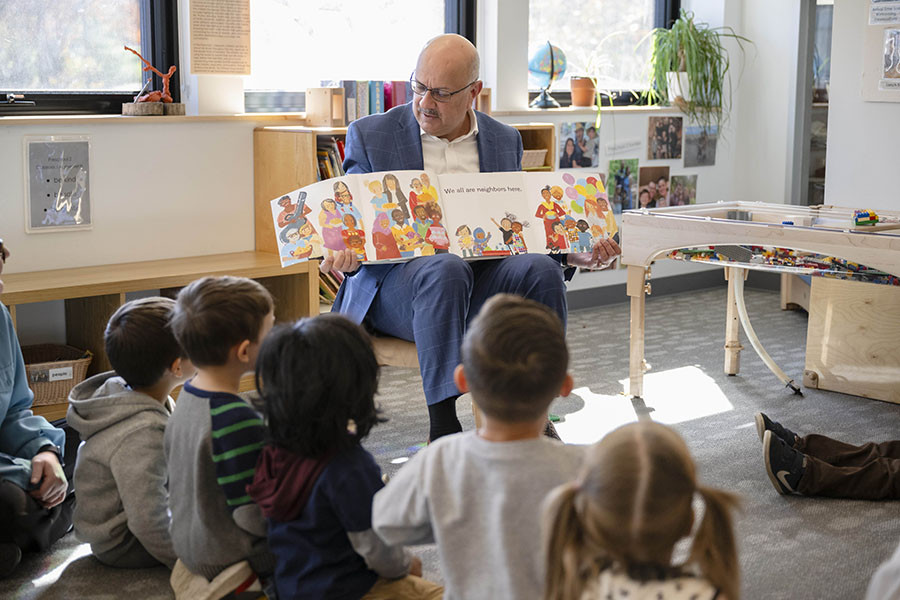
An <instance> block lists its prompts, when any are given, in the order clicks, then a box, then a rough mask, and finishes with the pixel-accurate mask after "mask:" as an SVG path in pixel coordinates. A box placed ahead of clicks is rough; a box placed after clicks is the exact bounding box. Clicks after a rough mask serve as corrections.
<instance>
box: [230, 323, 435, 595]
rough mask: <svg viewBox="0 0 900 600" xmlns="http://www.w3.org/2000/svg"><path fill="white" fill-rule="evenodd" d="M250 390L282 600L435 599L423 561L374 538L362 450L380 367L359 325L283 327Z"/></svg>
mask: <svg viewBox="0 0 900 600" xmlns="http://www.w3.org/2000/svg"><path fill="white" fill-rule="evenodd" d="M256 377H257V387H258V388H259V390H260V395H261V398H262V404H263V412H264V414H265V416H266V427H267V430H268V434H269V435H268V440H269V444H268V445H266V447H265V448H264V449H263V453H262V456H261V458H260V462H259V465H258V467H257V470H256V477H255V479H254V482H253V484H252V485H251V486H250V488H249V490H248V491H249V493H250V495H251V497H252V498H253V499H254V500H255V501H256V503H257V504H258V505H259V506H260V508H261V509H262V512H263V514H264V515H265V516H266V517H268V522H269V547H270V548H271V549H272V552H273V554H275V556H276V566H275V584H276V588H277V591H278V596H279V597H280V598H310V599H312V598H323V599H331V598H354V599H355V598H365V599H366V600H375V599H385V600H387V599H392V600H405V599H413V598H423V599H431V598H435V599H438V598H440V597H441V594H442V591H443V590H442V588H440V587H439V586H437V585H435V584H433V583H431V582H428V581H425V580H423V579H421V578H420V577H418V576H420V575H421V574H422V570H421V569H422V563H421V562H420V561H419V560H418V559H416V558H413V557H410V556H409V555H407V554H406V553H405V552H404V550H403V548H402V547H400V546H397V547H391V546H388V545H386V544H384V543H383V542H382V541H381V540H380V539H379V538H378V537H377V536H376V535H375V534H374V533H373V532H372V497H373V496H374V495H375V492H377V491H378V490H379V489H381V488H382V487H383V484H382V481H381V470H380V469H379V468H378V465H377V464H376V463H375V459H374V458H373V457H372V455H371V454H369V453H368V452H367V451H366V450H364V449H363V447H362V446H361V445H360V442H361V441H362V440H363V439H364V438H365V437H366V436H367V435H368V434H369V431H370V430H371V428H372V427H373V426H374V425H376V424H377V423H379V422H380V421H382V419H380V418H379V415H378V410H377V409H376V408H375V401H374V396H375V392H376V389H377V387H378V363H377V362H376V360H375V355H374V352H373V350H372V343H371V341H370V340H369V338H368V336H367V335H366V334H365V332H364V331H363V330H362V328H360V327H359V326H358V325H355V324H354V323H352V322H351V321H349V320H348V319H346V318H345V317H342V316H340V315H337V314H325V315H322V316H319V317H316V318H313V319H303V320H301V321H298V322H296V323H294V324H293V325H282V326H280V327H279V328H277V329H276V330H275V331H273V332H272V334H271V335H270V336H269V337H268V338H267V339H266V342H265V343H264V344H263V346H262V349H261V350H260V355H259V361H258V366H257V373H256Z"/></svg>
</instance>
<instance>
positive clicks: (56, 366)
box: [22, 344, 91, 405]
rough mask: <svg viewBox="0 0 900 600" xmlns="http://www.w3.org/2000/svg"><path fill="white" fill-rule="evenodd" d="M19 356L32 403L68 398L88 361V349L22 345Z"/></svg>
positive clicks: (37, 403)
mask: <svg viewBox="0 0 900 600" xmlns="http://www.w3.org/2000/svg"><path fill="white" fill-rule="evenodd" d="M22 356H23V357H24V358H25V374H26V376H27V377H28V386H29V387H30V388H31V391H32V392H34V404H35V405H42V404H58V403H60V402H65V401H66V400H68V398H69V392H70V391H71V390H72V388H73V387H75V385H76V384H78V383H81V382H82V381H84V376H85V375H86V374H87V369H88V365H89V364H91V353H90V352H89V351H87V350H79V349H78V348H73V347H72V346H63V345H61V344H37V345H35V346H23V347H22Z"/></svg>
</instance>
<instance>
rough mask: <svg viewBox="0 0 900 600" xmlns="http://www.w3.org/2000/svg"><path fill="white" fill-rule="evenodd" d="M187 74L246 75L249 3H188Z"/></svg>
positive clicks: (233, 0)
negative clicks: (188, 56) (189, 46)
mask: <svg viewBox="0 0 900 600" xmlns="http://www.w3.org/2000/svg"><path fill="white" fill-rule="evenodd" d="M190 1H191V4H190V28H191V65H190V66H191V73H193V74H195V75H249V74H250V0H190Z"/></svg>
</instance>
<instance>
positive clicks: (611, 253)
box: [566, 238, 622, 269]
mask: <svg viewBox="0 0 900 600" xmlns="http://www.w3.org/2000/svg"><path fill="white" fill-rule="evenodd" d="M620 254H622V249H621V248H619V244H617V243H616V241H615V240H614V239H612V238H608V239H602V240H599V241H598V242H597V243H596V244H594V247H593V249H592V251H591V252H575V253H572V254H569V255H568V256H567V257H566V261H567V262H568V263H569V265H571V266H573V267H581V268H582V269H605V268H607V267H609V265H610V263H612V261H613V260H615V258H616V257H617V256H619V255H620Z"/></svg>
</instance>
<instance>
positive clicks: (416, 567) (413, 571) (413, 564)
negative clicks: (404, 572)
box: [409, 556, 422, 577]
mask: <svg viewBox="0 0 900 600" xmlns="http://www.w3.org/2000/svg"><path fill="white" fill-rule="evenodd" d="M409 574H410V575H415V576H416V577H421V576H422V559H421V558H419V557H418V556H411V557H410V558H409Z"/></svg>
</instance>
